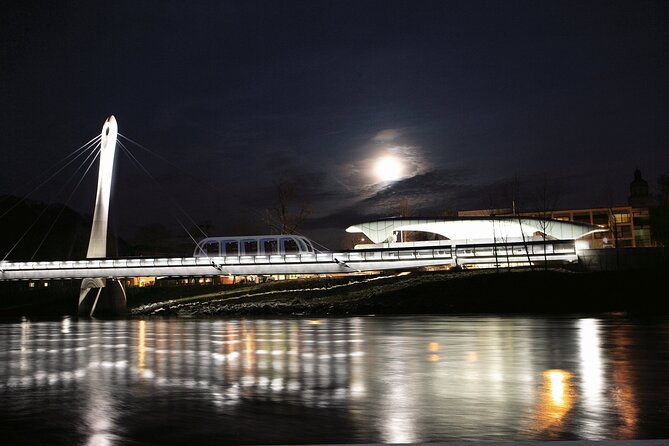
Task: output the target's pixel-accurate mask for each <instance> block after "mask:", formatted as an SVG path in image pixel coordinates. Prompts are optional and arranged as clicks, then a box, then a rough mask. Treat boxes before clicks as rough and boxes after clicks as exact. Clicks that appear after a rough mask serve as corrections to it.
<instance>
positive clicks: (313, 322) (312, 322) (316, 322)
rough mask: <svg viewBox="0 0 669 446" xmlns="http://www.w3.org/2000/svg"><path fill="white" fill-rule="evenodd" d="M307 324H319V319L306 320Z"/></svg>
mask: <svg viewBox="0 0 669 446" xmlns="http://www.w3.org/2000/svg"><path fill="white" fill-rule="evenodd" d="M307 323H308V324H309V325H321V321H319V320H311V321H309V322H307Z"/></svg>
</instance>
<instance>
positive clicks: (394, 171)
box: [374, 156, 402, 181]
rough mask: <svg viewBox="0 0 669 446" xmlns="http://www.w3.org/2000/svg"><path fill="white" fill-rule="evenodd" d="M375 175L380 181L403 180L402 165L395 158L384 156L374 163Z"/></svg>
mask: <svg viewBox="0 0 669 446" xmlns="http://www.w3.org/2000/svg"><path fill="white" fill-rule="evenodd" d="M374 174H375V175H376V177H377V178H378V179H379V180H380V181H396V180H399V179H400V178H402V163H401V162H400V160H398V159H397V158H395V157H393V156H384V157H381V158H379V159H377V160H376V163H374Z"/></svg>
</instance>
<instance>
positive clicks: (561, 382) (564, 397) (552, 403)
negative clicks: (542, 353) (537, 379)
mask: <svg viewBox="0 0 669 446" xmlns="http://www.w3.org/2000/svg"><path fill="white" fill-rule="evenodd" d="M542 376H543V384H542V387H541V393H540V394H539V401H538V402H537V405H536V408H535V415H534V418H533V423H532V424H533V425H532V430H533V431H535V432H540V433H541V434H542V436H545V437H546V438H554V437H558V436H559V435H560V433H561V432H562V431H563V424H564V422H565V417H566V415H567V414H568V413H569V411H570V410H571V408H572V407H573V405H574V390H573V385H572V383H571V378H572V374H571V373H569V372H567V371H566V370H558V369H552V370H545V371H544V372H543V373H542Z"/></svg>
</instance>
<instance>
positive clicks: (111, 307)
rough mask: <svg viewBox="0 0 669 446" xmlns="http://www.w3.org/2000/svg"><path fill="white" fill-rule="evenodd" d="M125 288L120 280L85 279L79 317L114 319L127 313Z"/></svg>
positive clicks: (82, 282) (80, 298) (80, 297)
mask: <svg viewBox="0 0 669 446" xmlns="http://www.w3.org/2000/svg"><path fill="white" fill-rule="evenodd" d="M126 303H127V298H126V294H125V287H124V286H123V284H122V283H121V281H120V280H118V279H101V278H95V279H84V280H82V281H81V291H80V292H79V309H78V314H79V316H83V317H114V316H123V315H124V314H126V312H127V306H126Z"/></svg>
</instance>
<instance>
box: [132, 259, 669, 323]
mask: <svg viewBox="0 0 669 446" xmlns="http://www.w3.org/2000/svg"><path fill="white" fill-rule="evenodd" d="M667 272H668V271H667V270H666V268H664V269H660V270H654V269H653V270H630V271H609V272H589V273H582V272H574V271H570V270H563V269H550V270H534V271H530V270H509V271H507V270H500V271H496V270H468V271H441V272H412V273H402V274H392V275H378V276H349V277H339V278H320V279H308V280H306V279H305V280H290V281H277V282H267V283H262V284H256V285H245V286H239V287H231V286H229V285H228V286H220V287H218V288H216V287H213V288H211V289H209V290H204V289H203V290H200V292H199V294H195V295H186V294H188V293H186V291H188V292H193V293H197V291H198V290H193V289H191V290H184V289H181V290H178V289H173V290H172V292H174V293H175V294H174V295H172V296H170V295H169V294H170V291H169V290H164V291H163V295H162V296H160V295H159V293H156V292H155V291H157V290H153V291H154V292H153V293H152V290H151V289H134V290H133V289H130V290H128V311H129V314H130V315H131V316H139V317H144V316H168V317H169V316H172V317H175V316H176V317H209V316H235V317H239V316H273V315H282V316H289V315H294V316H305V315H306V316H318V317H322V316H345V315H369V314H377V315H381V314H453V313H485V314H516V313H521V314H526V313H537V314H599V313H613V312H615V313H626V314H629V315H632V316H640V317H651V316H664V315H669V304H668V303H667V302H666V298H664V297H663V296H665V295H666V288H667V285H666V280H665V279H664V278H665V277H666V273H667Z"/></svg>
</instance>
